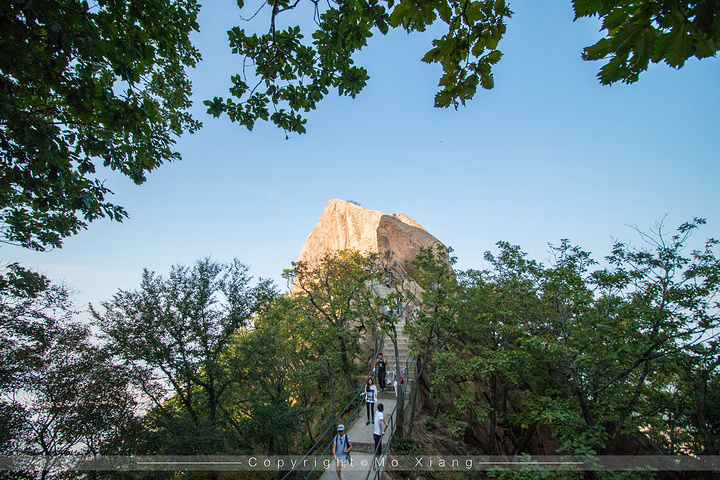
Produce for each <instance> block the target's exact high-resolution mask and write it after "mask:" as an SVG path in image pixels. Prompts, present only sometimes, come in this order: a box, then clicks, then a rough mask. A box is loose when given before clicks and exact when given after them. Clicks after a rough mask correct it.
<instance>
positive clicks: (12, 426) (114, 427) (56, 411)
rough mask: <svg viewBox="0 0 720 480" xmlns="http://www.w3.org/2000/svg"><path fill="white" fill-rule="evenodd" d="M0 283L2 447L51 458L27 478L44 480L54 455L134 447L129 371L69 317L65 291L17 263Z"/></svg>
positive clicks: (133, 398) (134, 412) (69, 303)
mask: <svg viewBox="0 0 720 480" xmlns="http://www.w3.org/2000/svg"><path fill="white" fill-rule="evenodd" d="M0 283H1V284H2V286H3V287H4V288H0V338H1V340H0V364H1V365H2V367H1V370H0V425H1V427H0V452H2V453H3V454H4V455H36V456H37V457H36V458H37V459H38V461H39V462H44V461H47V462H48V463H47V464H46V463H39V464H36V465H34V467H35V468H34V469H33V470H32V471H30V470H29V471H28V472H25V474H26V475H25V477H24V478H48V477H49V476H52V475H55V474H56V473H57V472H56V471H55V468H54V466H53V464H52V461H51V459H50V457H52V456H56V455H75V454H86V455H112V454H127V453H129V452H130V451H132V449H133V447H134V442H135V440H136V438H137V435H138V433H139V431H140V419H139V418H138V417H137V411H138V409H139V404H138V399H137V398H136V396H135V391H134V390H133V383H132V381H131V376H130V372H129V371H128V370H127V369H126V368H124V367H122V366H120V365H116V364H114V363H113V362H112V356H111V355H110V354H109V352H107V351H106V350H105V349H103V348H100V347H98V346H97V345H96V343H95V342H94V341H93V338H92V335H91V332H90V329H89V328H88V327H87V326H86V325H81V324H79V323H74V322H73V321H72V318H73V316H74V315H75V313H76V312H75V311H74V310H73V308H72V297H71V295H70V294H69V292H68V290H67V288H65V287H63V286H58V285H53V284H51V283H49V282H48V281H47V280H46V279H45V278H43V277H42V276H40V275H37V274H34V273H33V272H29V271H27V270H24V269H22V268H20V267H18V266H17V265H10V266H8V268H7V271H6V272H4V273H3V275H2V276H1V278H0ZM17 473H18V474H22V472H17Z"/></svg>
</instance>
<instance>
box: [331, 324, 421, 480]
mask: <svg viewBox="0 0 720 480" xmlns="http://www.w3.org/2000/svg"><path fill="white" fill-rule="evenodd" d="M404 328H405V319H404V318H403V317H401V318H399V319H398V323H397V324H396V329H397V332H398V340H397V344H398V358H399V361H400V362H399V363H400V365H401V367H402V368H405V367H406V366H408V364H407V360H408V358H409V356H410V339H409V337H408V336H407V334H405V332H404ZM382 353H383V356H384V357H385V360H386V361H387V364H388V382H387V387H388V388H387V389H386V391H385V392H379V393H378V402H377V403H382V404H383V406H384V411H385V418H386V420H387V419H388V417H389V416H390V414H391V413H392V412H393V410H395V406H396V405H397V398H398V397H396V395H395V391H394V390H393V388H392V385H393V382H392V372H393V366H395V348H394V345H393V343H392V341H391V340H389V339H388V337H387V336H386V337H385V343H384V346H383V352H382ZM409 370H410V371H409V372H404V377H408V378H404V381H405V383H406V384H407V382H408V381H412V380H414V378H415V364H414V363H413V364H412V365H409ZM406 401H407V397H406ZM377 403H376V405H377ZM406 407H407V404H406ZM396 414H397V412H396ZM393 425H394V423H393ZM346 428H347V430H348V432H347V434H348V436H349V437H350V440H351V441H352V445H353V448H352V457H353V465H351V466H348V468H347V470H346V479H347V480H364V479H365V478H366V477H367V476H368V471H369V469H370V468H371V467H372V464H373V463H372V462H373V458H374V456H373V453H374V450H375V444H374V443H373V425H372V424H369V425H368V424H367V415H366V410H365V406H364V405H363V408H362V409H361V410H360V411H359V412H358V416H357V417H356V418H355V420H354V421H353V422H352V423H350V424H348V425H346ZM389 437H390V432H389V431H386V432H385V435H384V436H383V439H382V442H383V446H384V445H385V442H387V439H388V438H389ZM368 465H369V466H368ZM321 478H322V479H325V480H327V479H337V475H336V473H335V468H334V466H332V467H330V468H329V469H328V470H326V471H325V472H324V473H323V475H322V477H321Z"/></svg>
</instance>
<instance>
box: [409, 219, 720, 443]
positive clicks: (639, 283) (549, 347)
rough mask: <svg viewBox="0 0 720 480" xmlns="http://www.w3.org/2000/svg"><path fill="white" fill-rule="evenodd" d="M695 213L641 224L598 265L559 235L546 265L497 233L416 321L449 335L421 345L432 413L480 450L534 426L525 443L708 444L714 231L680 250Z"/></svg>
mask: <svg viewBox="0 0 720 480" xmlns="http://www.w3.org/2000/svg"><path fill="white" fill-rule="evenodd" d="M703 223H704V220H701V219H695V220H694V221H692V222H689V223H686V224H683V225H681V226H680V227H679V229H678V230H677V232H676V233H674V234H667V233H666V232H665V231H663V229H662V225H658V228H657V229H656V231H654V232H651V233H650V234H645V233H643V232H640V233H641V236H642V238H643V239H644V240H645V241H646V242H647V244H646V247H643V248H637V247H633V246H629V245H626V244H623V243H617V244H616V245H615V246H614V249H613V252H612V254H611V255H610V256H608V257H607V259H606V260H607V262H608V266H607V267H605V268H598V266H597V265H596V263H595V262H594V261H593V260H592V258H591V257H590V255H589V254H588V253H587V252H584V251H583V250H581V249H580V248H579V247H576V246H573V245H571V244H570V243H569V242H568V241H563V242H561V244H560V245H558V246H554V247H552V248H551V253H552V258H551V259H550V261H549V264H548V265H542V264H540V263H537V262H535V261H532V260H529V259H527V258H526V255H525V254H524V253H523V252H522V251H521V250H520V249H519V247H516V246H512V245H509V244H507V243H502V242H501V243H500V244H499V247H500V253H499V254H497V255H492V254H487V256H486V258H487V259H488V261H489V262H490V268H489V269H488V270H485V271H470V272H465V273H463V274H462V275H460V277H459V278H460V281H459V283H458V287H457V288H456V289H455V290H454V291H452V293H451V295H449V296H447V297H445V298H443V297H437V298H436V302H437V303H438V305H440V307H441V308H440V309H439V312H441V313H442V314H440V315H438V318H437V319H432V318H428V319H426V320H423V321H421V322H420V325H419V326H422V325H424V324H428V325H436V326H438V327H440V329H441V330H440V332H439V333H438V334H436V337H437V338H441V335H446V336H448V337H449V339H448V340H447V342H446V345H445V348H444V350H439V351H437V352H434V353H433V355H432V361H433V366H434V368H435V371H434V374H433V377H432V379H433V383H434V385H433V392H435V393H436V394H437V395H440V394H441V393H442V392H447V393H446V395H445V401H446V402H450V403H451V404H452V405H453V407H452V408H451V409H448V410H446V411H445V412H444V418H445V419H446V420H447V421H449V422H452V421H453V420H459V421H462V422H466V423H467V424H468V425H470V430H469V431H468V432H466V435H468V434H469V435H471V436H473V437H475V439H476V440H475V441H476V442H477V443H478V444H480V446H481V447H482V449H483V450H484V451H487V453H493V454H502V455H505V454H510V455H516V454H518V453H522V452H523V451H531V452H533V449H537V448H538V447H537V446H535V447H532V446H531V445H530V444H529V440H530V438H531V437H534V436H537V435H540V436H542V437H544V438H545V439H546V440H545V445H546V447H545V448H548V447H549V448H550V451H544V452H539V451H537V450H535V451H534V453H545V454H548V453H556V452H557V453H565V454H571V455H593V454H613V453H615V454H617V453H634V452H641V453H660V452H665V453H671V454H679V453H694V454H709V453H710V452H714V451H717V450H716V449H717V445H718V439H719V438H720V431H719V430H718V426H717V422H716V421H715V418H716V417H717V408H718V403H717V395H716V394H715V392H714V390H713V386H714V385H715V384H716V382H717V378H718V365H720V360H719V359H720V351H718V339H717V335H718V333H717V331H718V330H717V329H718V323H720V317H719V316H718V311H719V310H718V306H719V305H718V301H717V295H718V293H719V292H718V290H719V289H720V275H719V273H720V262H719V261H718V260H717V258H716V256H715V254H714V249H715V248H716V246H717V241H716V240H713V239H709V240H708V241H707V242H706V243H705V245H704V246H703V247H702V248H698V249H695V250H692V251H689V252H688V243H689V240H690V235H691V233H692V232H693V231H695V229H697V228H698V227H699V226H701V225H702V224H703ZM436 283H437V282H436ZM437 285H440V284H439V283H437ZM424 308H425V309H427V305H426V306H424ZM447 312H453V318H454V320H453V321H452V322H443V321H442V320H443V318H445V317H447ZM427 315H429V316H431V315H432V311H428V313H427ZM443 332H444V333H443Z"/></svg>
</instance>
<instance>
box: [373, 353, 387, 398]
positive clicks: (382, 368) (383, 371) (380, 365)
mask: <svg viewBox="0 0 720 480" xmlns="http://www.w3.org/2000/svg"><path fill="white" fill-rule="evenodd" d="M373 368H377V375H378V385H380V391H381V392H384V391H385V386H386V385H385V376H386V375H387V364H386V363H385V358H383V354H382V353H381V354H379V355H378V356H377V358H376V359H375V364H374V365H373Z"/></svg>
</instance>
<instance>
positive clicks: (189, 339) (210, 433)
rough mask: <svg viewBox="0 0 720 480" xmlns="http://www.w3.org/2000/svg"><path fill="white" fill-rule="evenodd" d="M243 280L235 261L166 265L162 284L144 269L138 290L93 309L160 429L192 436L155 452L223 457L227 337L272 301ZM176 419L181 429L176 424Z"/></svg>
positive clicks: (231, 380) (270, 289) (260, 287)
mask: <svg viewBox="0 0 720 480" xmlns="http://www.w3.org/2000/svg"><path fill="white" fill-rule="evenodd" d="M251 281H252V277H251V276H250V275H248V267H246V266H245V265H243V264H242V263H240V262H239V261H237V260H235V261H233V262H231V263H229V264H219V263H217V262H214V261H211V260H209V259H204V260H200V261H198V262H197V263H196V264H195V266H194V267H192V268H188V267H179V266H176V267H173V269H172V271H171V272H170V275H169V277H168V278H164V277H162V276H160V275H156V274H155V273H154V272H150V271H147V270H146V271H145V272H144V273H143V278H142V283H141V285H140V289H139V290H134V291H122V290H121V291H119V292H118V293H117V294H115V296H114V297H113V298H112V299H111V300H110V301H107V302H104V303H103V304H102V306H103V309H104V311H103V312H102V313H101V312H98V311H95V310H93V316H94V318H95V322H96V325H97V326H98V327H99V328H100V330H101V331H102V333H103V334H104V337H105V339H106V341H107V343H108V346H109V348H110V349H112V351H113V352H114V353H115V354H116V355H117V358H118V359H119V360H120V361H121V362H122V363H123V364H125V365H128V366H129V367H130V368H132V369H133V371H134V372H136V374H137V379H138V381H139V382H140V384H141V387H142V389H143V392H144V393H145V394H146V395H148V396H149V398H150V399H151V400H152V402H153V403H154V405H155V407H156V409H157V415H161V416H164V417H165V418H166V419H167V420H168V421H169V422H170V423H168V424H167V425H166V426H167V427H168V428H169V427H170V426H171V425H176V426H178V427H181V428H182V429H183V430H184V431H185V432H192V433H191V436H190V437H189V438H187V440H188V441H187V442H186V443H185V445H184V447H183V448H186V450H185V451H177V450H176V447H177V446H178V445H177V442H176V440H177V439H176V438H173V436H172V435H170V436H169V438H166V439H164V440H167V441H169V442H171V443H172V445H170V444H168V445H166V446H161V447H160V448H161V449H165V448H167V449H168V450H169V451H170V453H175V454H180V453H184V454H202V453H219V452H222V451H224V446H223V444H222V443H223V442H224V441H225V439H224V437H223V435H222V432H221V430H222V429H221V428H220V425H221V423H223V424H224V423H227V422H231V419H230V418H228V415H229V414H228V409H227V408H226V407H225V404H226V402H229V401H230V400H229V399H228V396H229V391H230V390H231V387H232V386H233V385H234V384H235V383H236V379H235V374H234V373H233V371H232V368H231V366H228V364H227V362H228V359H227V358H226V357H225V355H226V353H227V351H228V348H229V346H230V345H231V343H232V342H233V339H234V338H235V335H237V334H238V332H240V331H241V330H243V329H246V328H248V327H250V326H251V322H252V318H253V316H254V315H256V314H257V313H258V312H259V311H261V310H262V309H263V308H265V306H266V305H267V304H268V303H269V302H270V301H272V300H273V298H275V296H276V291H275V287H274V285H273V284H272V282H270V281H269V280H262V279H261V280H260V281H259V282H258V283H257V284H256V285H252V284H251ZM160 380H161V381H162V382H164V383H165V384H167V385H168V386H169V389H170V392H171V393H172V394H173V398H172V401H171V402H167V403H166V402H164V401H163V400H164V395H165V393H166V390H165V389H164V388H159V385H160V384H159V383H158V381H160ZM183 417H184V418H185V419H186V420H187V423H183V422H178V419H179V418H183ZM221 417H223V420H222V422H221ZM167 431H168V432H170V433H172V432H173V431H174V429H172V428H169V430H167ZM164 440H163V441H164Z"/></svg>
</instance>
